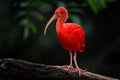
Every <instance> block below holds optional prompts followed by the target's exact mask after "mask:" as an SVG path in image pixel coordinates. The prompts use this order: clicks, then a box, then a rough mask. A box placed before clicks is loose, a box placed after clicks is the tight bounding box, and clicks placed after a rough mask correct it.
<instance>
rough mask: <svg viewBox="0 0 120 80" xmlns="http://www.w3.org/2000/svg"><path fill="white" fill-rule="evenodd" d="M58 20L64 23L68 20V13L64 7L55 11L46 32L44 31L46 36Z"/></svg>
mask: <svg viewBox="0 0 120 80" xmlns="http://www.w3.org/2000/svg"><path fill="white" fill-rule="evenodd" d="M56 18H61V19H62V20H63V22H65V21H66V20H67V18H68V11H67V9H65V8H64V7H59V8H57V9H56V10H55V13H54V15H53V16H52V17H51V19H50V20H49V21H48V23H47V25H46V27H45V30H44V35H46V31H47V28H48V26H49V25H50V24H51V23H52V22H53V21H54V20H55V19H56Z"/></svg>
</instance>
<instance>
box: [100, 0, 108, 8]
mask: <svg viewBox="0 0 120 80" xmlns="http://www.w3.org/2000/svg"><path fill="white" fill-rule="evenodd" d="M100 2H101V6H102V7H103V8H106V7H107V5H106V0H100Z"/></svg>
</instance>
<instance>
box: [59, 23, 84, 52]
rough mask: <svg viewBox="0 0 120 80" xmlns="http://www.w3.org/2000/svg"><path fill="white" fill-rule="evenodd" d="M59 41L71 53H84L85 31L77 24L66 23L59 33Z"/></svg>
mask: <svg viewBox="0 0 120 80" xmlns="http://www.w3.org/2000/svg"><path fill="white" fill-rule="evenodd" d="M57 36H58V40H59V42H60V44H61V45H62V47H63V48H64V49H66V50H70V51H79V52H84V47H85V42H84V30H83V28H82V27H81V26H80V25H78V24H75V23H65V24H64V25H63V28H61V29H60V31H58V32H57Z"/></svg>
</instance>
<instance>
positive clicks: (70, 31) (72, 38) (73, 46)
mask: <svg viewBox="0 0 120 80" xmlns="http://www.w3.org/2000/svg"><path fill="white" fill-rule="evenodd" d="M56 18H58V20H57V23H56V32H57V36H58V40H59V42H60V44H61V46H62V47H63V48H64V49H66V50H68V51H69V54H70V64H69V66H68V68H67V70H69V69H70V68H72V67H73V66H72V55H73V54H72V52H74V56H73V60H74V63H75V66H76V70H77V72H78V73H79V75H80V73H81V72H80V70H81V69H80V68H79V67H78V64H77V61H76V52H77V51H79V52H81V53H83V52H84V47H85V39H84V30H83V28H82V26H81V25H79V24H76V23H65V22H66V20H67V19H68V11H67V9H66V8H64V7H59V8H57V9H56V10H55V13H54V15H53V16H52V17H51V19H50V20H49V21H48V23H47V25H46V27H45V30H44V35H46V30H47V28H48V26H49V25H50V24H51V23H52V22H53V20H55V19H56Z"/></svg>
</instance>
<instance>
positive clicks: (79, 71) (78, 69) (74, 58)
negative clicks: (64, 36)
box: [73, 51, 81, 75]
mask: <svg viewBox="0 0 120 80" xmlns="http://www.w3.org/2000/svg"><path fill="white" fill-rule="evenodd" d="M76 57H77V56H76V51H75V53H74V57H73V60H74V63H75V66H76V70H77V71H78V73H79V75H81V70H80V68H79V67H78V64H77V61H76Z"/></svg>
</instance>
